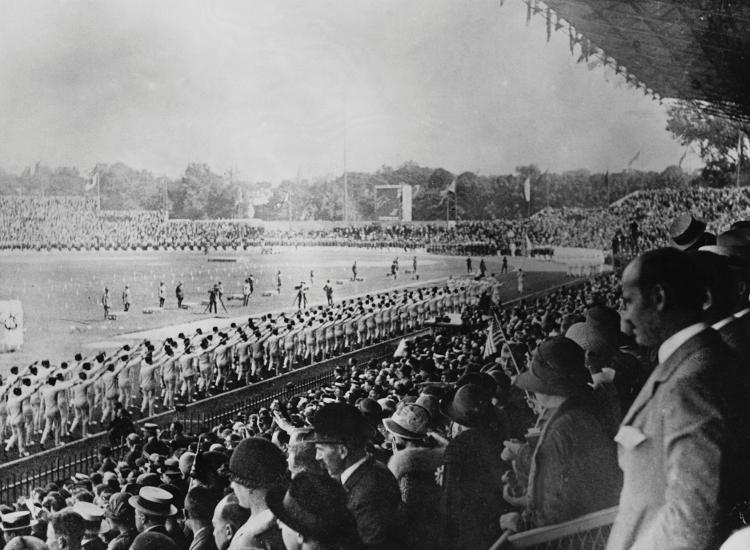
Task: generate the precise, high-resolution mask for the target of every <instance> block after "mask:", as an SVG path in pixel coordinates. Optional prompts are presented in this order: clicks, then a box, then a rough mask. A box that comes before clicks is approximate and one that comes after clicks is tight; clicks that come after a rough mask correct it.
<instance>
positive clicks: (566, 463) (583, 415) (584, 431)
mask: <svg viewBox="0 0 750 550" xmlns="http://www.w3.org/2000/svg"><path fill="white" fill-rule="evenodd" d="M590 382H591V375H590V374H589V371H588V370H587V369H586V366H585V364H584V351H583V349H582V348H581V347H580V346H579V345H578V344H576V343H575V342H574V341H573V340H570V339H569V338H565V337H563V336H555V337H552V338H548V339H547V340H545V341H544V342H542V343H541V344H540V345H539V347H538V348H537V350H536V351H535V352H534V355H533V356H532V360H531V365H530V367H529V369H528V370H526V371H524V372H522V373H521V374H520V375H518V377H517V378H516V381H515V383H516V385H517V386H518V387H520V388H522V389H524V390H526V391H530V392H533V393H534V394H535V396H536V399H537V400H538V402H539V405H540V406H541V407H543V410H544V411H545V412H544V413H543V414H544V416H543V419H544V424H543V425H542V429H541V435H540V437H539V439H538V441H537V443H536V447H535V449H534V452H533V455H532V464H531V467H530V476H529V481H528V488H527V490H526V497H527V498H526V506H525V509H524V510H523V512H522V513H520V514H519V513H516V512H511V513H509V514H506V515H504V516H503V520H502V521H501V524H502V526H503V527H505V528H510V529H512V530H519V529H523V528H530V527H541V526H544V525H551V524H555V523H562V522H564V521H568V520H570V519H574V518H577V517H579V516H582V515H584V514H588V513H589V512H594V511H598V510H601V509H604V508H606V507H608V506H613V505H614V503H615V502H616V501H617V496H618V494H619V491H620V487H621V477H620V473H619V470H618V468H617V457H616V454H615V445H614V442H613V441H612V439H611V438H610V436H609V435H608V433H607V427H606V423H607V420H606V419H604V418H602V413H601V410H600V409H599V407H598V406H597V403H596V402H595V401H594V398H593V395H592V388H591V386H590V385H589V384H590Z"/></svg>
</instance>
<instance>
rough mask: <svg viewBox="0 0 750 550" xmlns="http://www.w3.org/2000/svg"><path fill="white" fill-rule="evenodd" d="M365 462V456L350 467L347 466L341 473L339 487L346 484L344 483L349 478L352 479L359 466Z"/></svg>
mask: <svg viewBox="0 0 750 550" xmlns="http://www.w3.org/2000/svg"><path fill="white" fill-rule="evenodd" d="M365 460H367V455H365V456H364V457H362V458H360V459H359V460H358V461H357V462H355V463H354V464H352V465H351V466H349V467H348V468H347V469H346V470H344V471H343V472H341V485H343V484H344V483H346V481H347V480H348V479H349V478H350V477H352V474H353V473H354V472H355V471H356V470H357V468H359V467H360V466H362V464H364V463H365Z"/></svg>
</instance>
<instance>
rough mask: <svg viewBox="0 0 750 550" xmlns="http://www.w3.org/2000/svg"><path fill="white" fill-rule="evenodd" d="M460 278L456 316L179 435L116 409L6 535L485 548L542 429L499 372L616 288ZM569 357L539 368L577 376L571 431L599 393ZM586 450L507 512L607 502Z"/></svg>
mask: <svg viewBox="0 0 750 550" xmlns="http://www.w3.org/2000/svg"><path fill="white" fill-rule="evenodd" d="M475 290H476V300H475V301H474V302H473V303H464V304H461V306H460V311H461V313H462V320H463V323H462V325H461V326H460V327H451V328H445V329H440V330H437V331H435V332H434V333H431V334H425V335H423V336H418V337H413V338H410V339H408V340H405V341H404V345H402V346H399V349H398V350H397V352H396V353H395V354H394V357H393V358H389V359H387V360H384V361H382V362H381V361H377V360H371V361H368V362H365V363H357V362H356V361H355V360H353V359H352V360H349V361H348V362H347V363H342V364H340V365H339V366H337V367H336V368H335V372H334V375H335V376H334V379H333V381H332V382H331V383H330V384H326V385H324V386H322V387H319V388H315V389H312V390H309V391H307V392H304V393H299V394H297V395H295V396H294V397H293V398H291V399H289V400H288V401H286V402H283V401H276V402H274V403H273V404H272V405H271V406H270V407H269V408H260V409H258V410H252V411H248V412H247V413H246V414H241V415H238V416H237V417H236V418H234V419H232V420H231V421H228V422H225V423H223V424H221V425H216V426H209V427H207V428H210V429H206V431H205V432H204V433H185V430H184V429H183V427H182V426H181V425H180V424H179V423H177V422H176V423H173V424H172V425H171V426H170V428H169V429H165V430H159V429H158V428H157V426H156V425H151V424H146V425H145V427H144V429H143V431H141V430H139V429H136V428H134V427H133V426H132V424H131V425H130V426H128V427H127V428H126V429H125V430H123V429H122V423H121V422H117V423H115V424H114V425H113V426H112V428H113V435H114V436H115V437H114V439H113V443H117V442H119V441H120V438H124V441H125V442H126V443H127V452H126V453H125V454H124V455H123V456H112V452H111V450H110V449H109V448H103V449H102V450H101V453H100V464H99V465H98V467H97V468H96V469H95V470H94V471H91V472H80V473H78V474H76V475H75V476H73V477H72V478H71V479H61V480H59V481H58V482H56V483H51V484H48V485H47V486H44V487H37V488H34V490H33V491H31V492H30V494H29V495H27V496H26V497H25V498H22V499H20V500H19V501H18V502H16V503H7V505H6V506H4V507H3V512H2V513H3V516H2V517H3V522H4V525H5V524H6V523H7V524H8V528H7V529H6V530H5V537H6V542H7V544H14V543H13V540H14V539H15V540H16V542H15V544H24V543H25V544H28V545H34V547H37V548H44V542H42V541H45V540H46V541H47V544H48V545H53V544H55V542H56V541H57V538H58V537H71V536H72V537H73V538H74V539H75V538H77V537H78V538H81V539H82V540H83V544H82V545H81V547H85V546H87V545H89V546H93V545H96V546H98V547H102V548H103V547H104V546H108V547H110V548H129V547H130V548H134V549H135V550H140V549H142V548H145V547H148V548H150V546H144V545H146V544H147V543H148V544H157V543H158V544H160V545H161V547H162V548H163V549H166V548H170V549H173V548H178V549H187V548H195V545H196V544H197V543H196V540H200V541H201V542H200V544H201V545H206V547H208V548H213V545H212V543H211V539H212V538H213V544H215V545H216V548H219V549H222V550H224V549H226V548H247V547H250V548H284V547H285V546H284V545H286V548H300V547H305V548H308V547H309V548H430V549H435V548H466V549H469V548H472V549H474V548H489V546H490V545H491V544H492V543H493V542H494V540H495V539H496V538H497V536H499V534H500V524H499V523H498V518H499V517H500V515H501V514H508V513H513V510H514V509H515V506H516V505H518V504H519V501H520V500H523V498H522V497H519V496H516V495H518V494H519V493H523V492H524V490H523V488H522V485H523V484H524V480H528V479H535V477H534V476H535V474H534V472H532V471H531V470H530V468H531V464H530V462H529V458H530V457H531V455H532V454H533V448H534V447H535V446H538V445H539V443H537V441H540V440H541V441H545V440H546V439H547V438H548V437H550V436H549V435H546V436H545V435H544V434H542V433H541V432H540V430H539V427H540V426H542V425H543V423H544V422H546V421H547V417H549V416H550V414H549V411H545V410H544V407H542V406H540V404H539V403H538V402H536V400H535V399H534V398H533V397H532V396H531V394H528V393H524V391H522V390H521V389H520V388H519V387H516V386H513V385H512V380H513V379H515V378H516V377H517V375H518V372H519V369H521V370H522V369H523V368H524V365H525V361H526V355H527V354H530V353H532V352H533V351H534V350H535V349H536V348H540V349H542V348H544V346H551V347H552V354H553V356H557V355H559V353H560V349H559V346H560V340H561V338H560V337H559V336H558V337H557V338H552V339H550V338H549V337H550V336H554V335H559V334H562V333H564V332H565V330H566V325H571V323H573V322H574V321H583V320H584V319H586V311H587V307H588V308H589V310H588V311H589V312H590V311H592V310H591V309H590V308H593V309H594V310H597V308H598V309H600V310H602V311H604V312H606V314H609V315H616V312H615V311H614V309H611V308H608V307H606V306H605V304H606V303H609V304H610V305H615V304H616V303H617V300H618V291H617V280H616V278H614V277H613V276H603V277H600V278H597V279H592V280H590V281H588V282H587V283H585V284H584V285H583V286H580V287H577V288H570V289H563V290H559V291H556V292H553V293H551V294H549V295H546V296H543V297H541V298H538V299H533V300H529V301H526V302H522V303H520V304H519V305H517V306H516V307H513V308H510V309H507V310H502V309H498V307H497V306H498V305H499V304H497V303H496V302H493V299H492V295H493V294H492V293H493V290H494V289H493V285H492V283H491V281H490V282H488V281H485V282H484V283H483V284H481V285H477V286H476V288H475ZM430 295H431V296H432V294H430ZM435 296H437V295H435ZM436 304H438V305H437V309H436V310H435V312H436V313H437V314H438V316H440V315H442V314H445V313H447V312H448V311H452V307H448V306H447V305H445V304H446V302H445V301H443V300H441V301H439V302H436ZM550 306H554V308H553V309H550ZM425 312H426V314H429V312H430V307H429V306H428V308H427V309H426V310H425ZM497 313H499V315H497V316H495V315H496V314H497ZM602 315H604V314H601V313H600V316H602ZM408 316H409V314H408V312H407V313H406V316H405V318H408ZM605 316H606V315H605ZM488 317H489V318H491V319H495V321H493V327H494V332H493V333H492V334H494V338H492V337H489V338H488V333H487V319H488ZM419 318H421V319H422V320H424V317H423V316H421V315H420V314H419V313H417V312H416V311H415V320H417V323H418V322H419V321H418V319H419ZM419 326H420V325H418V324H415V326H413V327H412V326H410V327H408V328H409V330H407V331H406V332H410V331H411V330H413V329H414V328H418V327H419ZM501 334H505V335H507V338H509V339H511V340H510V341H508V342H504V340H503V339H502V337H500V336H499V335H501ZM563 344H565V343H563ZM568 345H570V344H568ZM495 346H496V347H495ZM497 348H499V350H498V349H497ZM617 353H622V352H617ZM572 355H573V356H574V357H572V358H570V359H569V360H568V362H567V363H566V364H562V363H560V364H559V365H557V366H556V367H555V368H558V369H561V370H559V371H555V373H553V374H552V375H551V378H550V379H554V377H555V376H558V377H561V379H562V378H565V379H567V375H564V373H563V371H564V370H567V369H577V370H576V372H577V374H578V375H579V377H580V378H579V381H580V383H579V384H578V385H577V386H575V384H574V386H575V387H571V392H573V393H575V394H576V396H577V399H579V400H580V401H581V402H583V403H584V404H585V407H584V408H583V409H581V410H582V411H583V412H581V413H580V415H582V420H581V422H583V425H584V426H586V430H584V431H583V432H581V437H588V436H589V435H591V434H592V433H593V434H595V435H599V434H600V432H602V433H603V432H604V430H605V427H604V426H605V424H604V423H603V422H602V421H601V418H602V416H603V414H602V412H600V411H604V410H605V409H604V407H605V406H607V405H605V401H599V400H597V399H594V398H593V396H594V392H593V391H589V390H590V388H589V386H588V385H587V384H588V383H589V382H590V379H589V378H587V377H588V376H589V375H588V372H589V371H587V370H586V367H585V366H584V359H583V354H582V353H581V352H578V353H576V352H575V351H574V352H573V354H572ZM631 357H632V356H631ZM634 361H635V360H634ZM624 363H626V364H627V361H625V362H624ZM635 363H636V364H637V361H635ZM612 364H614V362H613V363H612ZM604 368H605V370H606V369H607V368H608V367H604ZM215 373H216V374H217V375H218V374H219V371H218V370H216V371H215ZM561 383H562V382H561ZM624 391H625V392H626V393H627V391H632V389H626V390H624ZM579 393H582V395H578V394H579ZM581 406H582V407H583V405H581ZM600 407H601V408H600ZM607 410H609V409H607ZM571 414H572V413H571ZM599 426H601V428H599ZM606 441H608V442H609V443H611V441H610V440H606ZM501 456H502V457H503V458H502V459H501V458H500V457H501ZM591 459H592V460H596V461H597V462H603V461H609V462H608V465H609V466H612V467H613V468H609V469H607V468H605V467H604V466H603V465H602V464H597V472H601V475H600V476H599V477H598V478H597V477H596V476H590V479H589V480H588V482H587V484H586V485H587V490H588V489H590V490H591V491H590V492H589V493H587V492H585V491H582V490H581V488H580V487H578V488H577V489H576V490H572V489H571V488H572V487H573V486H572V485H567V486H565V487H563V486H560V487H557V488H555V487H553V486H551V485H550V483H552V480H553V479H554V478H555V475H552V474H550V475H549V477H548V478H546V479H545V486H544V487H545V489H544V491H542V490H541V484H540V485H539V489H538V490H539V491H540V492H541V493H544V492H546V491H554V492H555V494H558V492H559V493H563V494H566V495H568V496H566V498H565V499H563V500H558V501H557V502H553V501H552V500H551V499H550V500H549V501H544V499H543V495H540V496H539V497H538V498H537V499H536V500H534V501H533V502H523V505H522V506H521V507H520V508H519V509H520V510H522V511H523V521H524V522H527V524H528V525H529V526H531V525H543V524H548V523H552V522H557V521H564V520H566V519H571V518H572V517H575V515H576V514H580V513H585V512H587V511H591V510H594V509H596V508H597V507H599V506H604V505H610V504H614V502H615V501H616V498H617V491H618V490H619V477H618V476H617V475H614V476H612V477H610V476H609V473H611V471H612V469H616V463H615V459H614V443H611V444H610V445H609V446H607V445H604V446H603V448H601V449H598V450H597V452H596V453H594V454H593V455H592V457H591ZM549 460H553V459H552V457H549ZM386 465H387V467H386ZM352 470H354V472H353V473H351V471H352ZM339 479H341V481H339ZM540 479H541V478H540ZM578 481H580V479H578ZM571 482H572V480H570V481H566V482H565V483H571ZM160 489H161V491H160ZM163 491H166V493H165V492H163ZM574 493H575V497H574ZM540 499H542V500H540ZM573 500H575V506H573V505H572V504H571V502H572V501H573ZM183 510H184V513H183V512H182V511H183ZM78 516H80V519H79V517H78ZM61 518H66V521H63V522H62V523H61ZM277 520H278V525H279V526H278V527H277ZM69 523H72V524H78V523H80V524H81V525H82V526H83V527H81V528H80V529H79V530H80V531H81V534H80V536H78V535H76V534H75V533H74V534H73V535H70V534H69V533H68V532H69V531H70V530H71V528H70V527H69V526H68V524H69ZM155 526H158V527H155ZM76 529H77V528H76ZM73 530H74V531H75V529H73ZM211 532H213V534H211ZM157 533H158V536H157ZM18 537H25V538H24V541H23V542H22V541H18V540H17V539H18ZM33 537H37V538H38V539H39V540H35V539H34V538H33ZM149 538H150V539H153V540H149ZM206 538H207V539H209V542H206V541H205V540H204V539H206ZM319 538H322V540H318V539H319ZM191 539H192V542H191ZM66 540H67V542H69V544H72V545H73V546H74V547H75V544H76V543H75V542H72V543H71V542H70V540H69V539H66ZM87 541H88V543H87ZM92 541H93V542H92ZM295 541H297V542H295ZM80 542H81V541H80V540H79V541H78V543H79V544H80ZM303 544H308V545H309V546H301V545H303ZM316 544H317V546H316ZM10 548H15V546H10Z"/></svg>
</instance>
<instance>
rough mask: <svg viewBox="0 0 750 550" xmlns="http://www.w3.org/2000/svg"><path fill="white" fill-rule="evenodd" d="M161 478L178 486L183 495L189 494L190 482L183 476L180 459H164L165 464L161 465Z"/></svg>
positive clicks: (166, 482) (164, 481)
mask: <svg viewBox="0 0 750 550" xmlns="http://www.w3.org/2000/svg"><path fill="white" fill-rule="evenodd" d="M161 480H162V482H163V483H164V484H166V485H173V486H174V487H177V489H179V490H180V492H181V493H182V494H183V495H185V494H187V489H188V483H187V480H186V479H185V478H184V477H183V476H182V471H181V470H180V461H179V460H178V459H176V458H168V459H166V460H165V461H164V466H162V467H161Z"/></svg>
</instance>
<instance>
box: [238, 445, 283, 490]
mask: <svg viewBox="0 0 750 550" xmlns="http://www.w3.org/2000/svg"><path fill="white" fill-rule="evenodd" d="M229 477H230V479H232V480H234V481H235V482H237V483H239V484H241V485H244V486H245V487H250V488H255V487H261V488H271V487H274V486H277V485H279V484H283V483H284V481H285V480H286V477H287V463H286V457H285V456H284V453H283V452H282V450H281V449H279V448H278V447H277V446H276V445H274V444H273V443H271V442H270V441H269V440H268V439H264V438H262V437H248V438H247V439H243V440H242V441H240V442H239V444H238V445H237V447H235V449H234V451H233V452H232V457H231V458H230V459H229Z"/></svg>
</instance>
